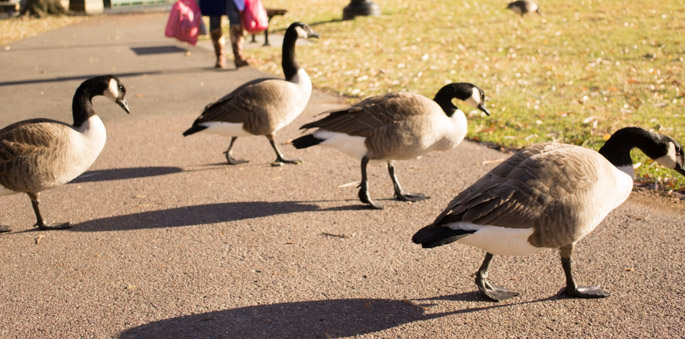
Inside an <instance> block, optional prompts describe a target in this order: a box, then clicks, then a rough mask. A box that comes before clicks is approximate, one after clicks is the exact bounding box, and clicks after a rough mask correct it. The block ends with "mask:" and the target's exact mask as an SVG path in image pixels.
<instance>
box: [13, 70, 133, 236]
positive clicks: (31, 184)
mask: <svg viewBox="0 0 685 339" xmlns="http://www.w3.org/2000/svg"><path fill="white" fill-rule="evenodd" d="M125 94H126V88H124V85H123V84H121V82H120V81H119V79H118V78H117V77H115V76H111V75H103V76H99V77H95V78H92V79H88V80H86V81H84V82H83V83H82V84H81V86H79V88H78V89H76V93H75V94H74V100H73V104H72V110H73V115H74V124H73V125H68V124H65V123H63V122H60V121H55V120H50V119H31V120H24V121H20V122H17V123H14V124H11V125H9V126H7V127H5V128H3V129H1V130H0V196H2V195H9V194H15V193H26V194H28V195H29V197H30V198H31V203H32V205H33V211H34V213H35V214H36V224H35V226H37V227H38V228H39V229H41V230H45V229H59V228H67V227H69V223H62V224H47V223H45V221H44V219H43V217H42V216H41V214H40V210H39V208H38V204H39V202H38V196H39V194H40V192H42V191H44V190H47V189H50V188H53V187H55V186H59V185H62V184H65V183H67V182H69V181H71V180H72V179H74V178H76V177H77V176H79V175H81V173H83V172H85V171H86V170H87V169H88V167H90V165H92V164H93V162H94V161H95V159H97V157H98V155H100V152H101V151H102V149H103V148H104V146H105V140H106V139H107V135H106V131H105V125H104V124H103V123H102V120H100V118H99V117H98V116H97V115H96V114H95V110H93V103H92V98H93V97H94V96H96V95H104V96H105V97H107V98H109V99H111V100H112V101H114V102H115V103H117V104H118V105H119V106H121V107H122V108H123V109H124V110H125V111H126V113H130V111H129V109H128V104H127V103H126V99H124V95H125ZM9 230H10V229H9V227H7V226H0V231H3V232H8V231H9Z"/></svg>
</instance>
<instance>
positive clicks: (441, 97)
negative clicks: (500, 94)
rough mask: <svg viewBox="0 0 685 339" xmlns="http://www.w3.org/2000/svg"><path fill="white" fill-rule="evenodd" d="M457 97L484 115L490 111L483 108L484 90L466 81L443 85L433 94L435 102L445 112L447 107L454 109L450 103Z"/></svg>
mask: <svg viewBox="0 0 685 339" xmlns="http://www.w3.org/2000/svg"><path fill="white" fill-rule="evenodd" d="M453 98H457V99H459V100H461V101H463V102H465V103H467V104H468V105H469V106H472V107H473V108H477V109H479V110H480V111H482V112H483V113H485V114H486V115H490V112H488V110H487V109H486V108H485V92H483V90H482V89H480V87H478V86H476V85H474V84H472V83H468V82H455V83H451V84H448V85H445V86H443V87H442V88H441V89H440V90H439V91H438V93H437V94H436V95H435V99H433V100H435V102H437V103H438V104H439V105H440V106H441V107H442V108H443V110H445V112H448V110H447V109H450V108H451V109H452V110H454V109H456V107H455V106H454V105H453V104H452V99H453Z"/></svg>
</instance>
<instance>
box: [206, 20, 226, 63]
mask: <svg viewBox="0 0 685 339" xmlns="http://www.w3.org/2000/svg"><path fill="white" fill-rule="evenodd" d="M209 36H210V37H211V38H212V45H214V54H216V64H214V67H216V68H226V53H225V52H224V49H225V46H226V39H224V37H223V32H222V29H221V16H210V17H209Z"/></svg>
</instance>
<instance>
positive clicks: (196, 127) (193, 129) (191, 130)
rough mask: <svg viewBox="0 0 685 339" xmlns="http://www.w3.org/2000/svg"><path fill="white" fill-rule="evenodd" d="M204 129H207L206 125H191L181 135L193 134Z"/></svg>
mask: <svg viewBox="0 0 685 339" xmlns="http://www.w3.org/2000/svg"><path fill="white" fill-rule="evenodd" d="M205 129H207V127H205V126H200V125H193V127H191V128H188V129H187V130H186V131H185V132H183V136H184V137H187V136H189V135H191V134H195V133H197V132H200V131H203V130H205Z"/></svg>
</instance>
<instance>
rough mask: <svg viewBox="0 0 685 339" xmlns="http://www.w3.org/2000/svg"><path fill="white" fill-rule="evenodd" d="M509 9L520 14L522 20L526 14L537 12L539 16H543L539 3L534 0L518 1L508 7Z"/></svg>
mask: <svg viewBox="0 0 685 339" xmlns="http://www.w3.org/2000/svg"><path fill="white" fill-rule="evenodd" d="M507 9H510V10H512V11H513V12H514V13H516V14H520V15H521V17H522V18H523V16H524V15H525V14H527V13H530V12H535V13H537V14H538V15H542V13H540V7H539V6H538V3H537V2H535V1H533V0H518V1H513V2H510V3H509V4H508V5H507Z"/></svg>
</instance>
